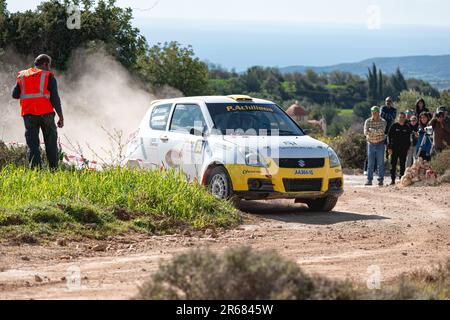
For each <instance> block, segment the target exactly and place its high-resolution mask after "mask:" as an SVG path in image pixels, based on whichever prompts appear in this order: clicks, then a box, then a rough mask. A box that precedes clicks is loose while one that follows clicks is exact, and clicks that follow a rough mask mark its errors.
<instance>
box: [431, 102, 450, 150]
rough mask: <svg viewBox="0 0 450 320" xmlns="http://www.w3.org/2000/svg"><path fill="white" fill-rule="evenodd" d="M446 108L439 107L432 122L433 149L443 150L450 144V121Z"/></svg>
mask: <svg viewBox="0 0 450 320" xmlns="http://www.w3.org/2000/svg"><path fill="white" fill-rule="evenodd" d="M446 112H447V110H446V108H445V107H439V108H438V109H437V110H436V114H435V116H434V117H433V119H432V120H431V122H430V125H431V127H432V128H433V150H434V151H435V152H441V151H442V150H444V149H445V148H446V147H448V146H450V122H449V121H447V118H446V116H445V115H446Z"/></svg>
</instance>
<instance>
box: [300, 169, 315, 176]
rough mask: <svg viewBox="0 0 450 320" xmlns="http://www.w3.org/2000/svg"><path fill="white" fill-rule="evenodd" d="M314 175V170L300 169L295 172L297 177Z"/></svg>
mask: <svg viewBox="0 0 450 320" xmlns="http://www.w3.org/2000/svg"><path fill="white" fill-rule="evenodd" d="M313 174H314V170H307V169H299V170H295V175H297V176H299V175H300V176H308V175H309V176H312V175H313Z"/></svg>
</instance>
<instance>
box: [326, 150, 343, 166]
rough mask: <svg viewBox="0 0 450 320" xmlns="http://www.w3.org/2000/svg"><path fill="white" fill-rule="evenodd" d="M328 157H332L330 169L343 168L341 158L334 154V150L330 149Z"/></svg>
mask: <svg viewBox="0 0 450 320" xmlns="http://www.w3.org/2000/svg"><path fill="white" fill-rule="evenodd" d="M328 156H329V157H330V167H331V168H335V167H340V166H341V161H339V158H338V156H337V154H336V152H334V150H333V149H331V148H328Z"/></svg>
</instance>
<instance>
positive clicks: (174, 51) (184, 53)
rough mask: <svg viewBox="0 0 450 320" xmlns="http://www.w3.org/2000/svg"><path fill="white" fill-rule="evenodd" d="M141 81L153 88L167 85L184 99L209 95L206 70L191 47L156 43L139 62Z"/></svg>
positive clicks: (174, 43)
mask: <svg viewBox="0 0 450 320" xmlns="http://www.w3.org/2000/svg"><path fill="white" fill-rule="evenodd" d="M139 69H140V71H139V72H140V73H141V75H142V77H143V79H144V80H146V81H148V82H150V83H151V84H152V85H154V86H156V87H162V86H164V85H169V86H171V87H174V88H176V89H178V90H180V91H181V92H183V94H185V95H187V96H193V95H205V94H207V93H208V90H209V89H208V67H207V65H206V64H205V63H203V62H201V61H200V60H199V59H198V58H196V57H195V56H194V51H193V50H192V47H191V46H188V47H181V46H180V44H179V43H178V42H169V43H164V44H158V45H155V46H153V47H152V48H150V50H149V52H148V54H147V55H146V56H145V57H142V58H141V60H140V62H139Z"/></svg>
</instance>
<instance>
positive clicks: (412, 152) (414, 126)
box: [406, 116, 419, 168]
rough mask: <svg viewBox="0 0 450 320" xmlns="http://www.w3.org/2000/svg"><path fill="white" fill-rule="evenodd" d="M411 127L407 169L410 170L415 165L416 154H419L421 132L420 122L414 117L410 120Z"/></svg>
mask: <svg viewBox="0 0 450 320" xmlns="http://www.w3.org/2000/svg"><path fill="white" fill-rule="evenodd" d="M409 126H410V127H411V132H412V134H411V147H410V148H409V150H408V155H407V156H406V167H407V168H409V167H411V166H412V165H413V163H414V161H415V159H416V154H417V148H416V146H417V140H418V138H417V133H418V132H419V120H418V119H417V117H416V116H412V117H411V119H410V120H409Z"/></svg>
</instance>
